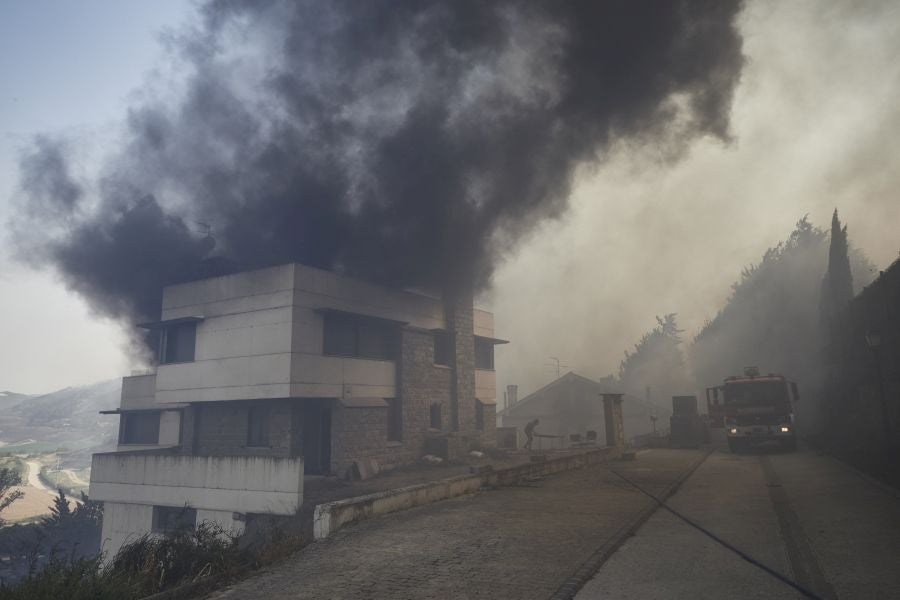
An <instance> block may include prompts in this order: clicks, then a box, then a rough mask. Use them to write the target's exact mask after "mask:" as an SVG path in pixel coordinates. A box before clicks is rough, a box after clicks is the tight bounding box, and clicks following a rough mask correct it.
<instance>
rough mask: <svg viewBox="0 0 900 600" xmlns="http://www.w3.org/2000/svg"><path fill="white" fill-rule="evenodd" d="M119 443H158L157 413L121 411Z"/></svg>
mask: <svg viewBox="0 0 900 600" xmlns="http://www.w3.org/2000/svg"><path fill="white" fill-rule="evenodd" d="M119 443H120V444H158V443H159V413H158V412H156V411H152V412H142V413H138V412H133V413H122V416H121V419H120V421H119Z"/></svg>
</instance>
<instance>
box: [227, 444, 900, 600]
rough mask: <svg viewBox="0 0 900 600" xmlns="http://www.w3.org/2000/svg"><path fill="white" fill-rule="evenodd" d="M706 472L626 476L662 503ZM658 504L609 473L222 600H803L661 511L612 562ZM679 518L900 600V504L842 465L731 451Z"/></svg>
mask: <svg viewBox="0 0 900 600" xmlns="http://www.w3.org/2000/svg"><path fill="white" fill-rule="evenodd" d="M702 457H703V453H702V452H699V451H687V450H680V451H679V450H651V451H646V452H642V453H640V454H639V456H638V459H637V460H636V461H633V462H620V463H615V464H614V467H615V469H617V470H619V471H621V472H622V473H623V474H624V475H625V476H626V477H628V478H630V479H632V480H633V481H635V482H636V483H638V484H639V485H641V486H643V487H645V488H647V489H648V490H649V491H650V492H651V493H654V494H659V493H661V492H663V491H664V490H666V489H669V488H670V487H671V486H672V485H673V484H674V482H676V481H677V480H678V479H679V478H681V477H683V476H684V475H685V474H686V473H688V472H690V471H691V469H692V468H693V467H695V466H696V465H697V464H698V463H699V461H700V460H701V459H702ZM653 504H654V503H653V502H652V501H651V500H649V499H648V498H647V497H646V496H645V495H643V494H641V493H640V492H637V491H636V490H635V489H634V488H633V487H631V486H629V485H628V484H626V483H625V482H623V481H622V480H621V479H619V478H618V477H616V476H615V475H614V474H613V473H612V472H610V471H609V470H608V468H607V467H605V466H604V465H596V466H593V467H589V468H585V469H582V470H579V471H572V472H568V473H563V474H559V475H556V476H552V477H548V478H546V479H543V480H541V481H536V482H533V483H531V484H529V485H524V486H520V487H514V488H502V489H499V490H494V491H486V492H481V493H479V494H476V495H473V496H467V497H462V498H457V499H453V500H447V501H444V502H439V503H436V504H433V505H430V506H424V507H420V508H416V509H413V510H409V511H405V512H401V513H396V514H394V515H389V516H386V517H382V518H378V519H373V520H371V521H367V522H363V523H360V524H358V525H355V526H351V527H348V528H346V529H344V530H342V531H339V532H338V533H337V534H336V535H335V536H334V537H332V538H329V539H328V540H325V541H323V542H320V543H317V544H313V545H311V546H309V547H307V548H306V549H304V550H303V551H301V552H299V553H297V554H295V555H294V556H292V557H290V558H289V559H287V560H285V561H284V562H282V563H280V564H278V565H276V566H274V567H272V568H270V569H269V570H267V571H266V572H264V573H261V574H259V575H257V576H254V577H252V578H250V579H248V580H246V581H244V582H240V583H238V584H235V585H233V586H231V587H230V588H227V589H225V590H222V591H220V592H217V593H216V594H214V595H213V596H212V598H214V599H215V600H236V599H244V598H246V599H250V600H252V599H265V600H286V599H295V598H335V599H339V598H367V599H368V598H371V599H387V598H390V599H402V598H461V599H466V598H491V599H503V598H516V599H518V598H534V599H547V598H552V597H560V596H559V592H560V591H561V590H563V589H565V588H566V586H574V589H575V590H577V589H578V587H580V586H581V585H584V587H582V588H581V589H580V591H579V592H578V596H577V598H578V599H579V600H593V599H601V598H602V599H604V600H605V599H620V600H628V599H640V600H654V599H666V600H668V599H682V598H683V599H691V600H693V599H703V598H735V599H749V598H760V599H763V598H765V599H773V600H779V599H785V598H800V597H802V596H800V595H799V593H798V592H796V591H795V590H793V589H792V588H790V587H788V586H787V585H785V584H784V583H782V582H780V581H778V580H777V579H775V578H773V577H772V576H770V575H768V574H766V573H764V572H763V571H762V570H760V569H758V568H756V567H754V566H753V565H751V564H749V563H748V562H746V561H744V560H742V559H740V558H738V557H737V556H736V555H734V554H733V553H731V552H730V551H728V550H726V549H725V548H723V547H722V546H720V545H719V544H717V543H715V542H714V541H712V540H711V539H709V538H708V537H706V536H704V535H703V534H702V533H701V532H699V531H698V530H696V529H694V528H692V527H691V526H689V525H687V524H685V523H684V522H683V521H681V520H679V519H678V518H676V517H675V516H673V515H672V514H671V513H668V512H666V511H664V510H657V511H656V512H655V513H653V514H652V516H651V517H650V518H649V520H647V521H646V522H645V523H644V524H643V526H642V527H641V528H640V529H639V530H638V531H637V533H636V535H634V536H633V537H631V538H630V539H628V540H627V541H626V542H625V543H624V544H623V545H621V546H620V547H619V548H618V549H617V550H615V546H614V545H613V544H611V542H610V541H611V540H613V539H616V538H620V537H621V533H622V532H623V531H625V530H626V529H627V528H628V527H629V524H632V523H634V520H635V519H636V518H638V517H639V516H640V515H646V514H649V511H650V509H651V507H652V506H653ZM669 504H670V506H672V507H673V508H674V509H675V510H677V511H679V512H681V513H682V514H684V515H685V516H687V517H689V518H690V519H692V520H694V521H695V522H697V523H699V524H700V525H702V526H703V527H705V528H707V529H708V530H710V531H712V532H713V533H715V534H716V535H718V536H720V537H721V538H723V539H724V540H726V541H728V542H729V543H731V544H733V545H735V546H737V547H739V548H740V549H741V550H743V551H744V552H746V553H747V554H749V555H751V556H752V557H754V558H756V559H758V560H759V561H760V562H762V563H763V564H765V565H767V566H768V567H770V568H772V569H774V570H775V571H777V572H779V573H782V574H784V575H786V576H788V577H790V578H791V579H793V580H795V581H798V582H799V583H800V584H801V585H803V586H805V587H806V588H809V589H812V590H813V591H814V592H815V593H816V594H817V596H818V597H820V598H827V599H833V598H840V599H841V600H850V599H856V598H859V599H866V600H869V599H881V598H900V496H898V494H897V492H895V491H891V490H889V489H887V488H885V487H882V486H880V485H879V484H876V483H874V482H873V481H871V480H869V479H867V478H865V477H864V476H862V475H860V474H859V473H857V472H856V471H853V470H852V469H850V468H848V467H846V466H844V465H842V464H841V463H838V462H836V461H834V460H832V459H829V458H826V457H821V456H817V455H815V454H812V453H809V452H798V453H792V454H781V453H766V452H763V453H757V454H753V455H740V456H735V455H732V454H730V453H729V452H727V451H722V450H718V451H716V452H714V453H713V454H711V455H709V456H708V457H707V459H706V460H705V461H703V462H702V464H700V466H699V468H697V469H696V471H694V472H693V475H691V476H690V477H689V478H688V479H687V480H686V481H685V482H684V483H683V484H682V486H681V487H680V488H679V490H678V492H677V493H676V494H675V495H674V496H672V497H671V498H670V499H669ZM604 559H606V562H605V563H603V566H602V567H600V569H599V571H597V570H596V566H597V565H598V564H600V562H601V561H602V560H604ZM585 582H586V585H585ZM563 597H565V596H563Z"/></svg>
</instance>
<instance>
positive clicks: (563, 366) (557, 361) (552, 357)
mask: <svg viewBox="0 0 900 600" xmlns="http://www.w3.org/2000/svg"><path fill="white" fill-rule="evenodd" d="M550 360H552V361H554V362H553V364H549V365H544V366H546V367H551V368H555V369H556V378H557V379H559V373H560V369H568V368H569V365H563V364H560V362H559V358H558V357H556V356H551V357H550Z"/></svg>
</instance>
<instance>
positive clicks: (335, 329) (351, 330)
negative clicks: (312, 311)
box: [324, 315, 356, 356]
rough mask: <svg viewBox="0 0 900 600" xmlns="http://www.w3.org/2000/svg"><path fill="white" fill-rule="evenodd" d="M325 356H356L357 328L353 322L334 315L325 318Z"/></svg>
mask: <svg viewBox="0 0 900 600" xmlns="http://www.w3.org/2000/svg"><path fill="white" fill-rule="evenodd" d="M324 335H325V354H333V355H335V356H355V355H356V327H355V324H354V323H353V321H352V320H350V319H347V318H343V317H337V316H334V315H326V316H325V334H324Z"/></svg>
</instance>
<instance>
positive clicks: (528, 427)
mask: <svg viewBox="0 0 900 600" xmlns="http://www.w3.org/2000/svg"><path fill="white" fill-rule="evenodd" d="M538 423H540V420H538V419H534V420H533V421H529V422H528V423H526V424H525V437H526V438H528V439H527V440H526V441H525V449H526V450H531V443H532V442H533V441H534V428H535V427H537V426H538Z"/></svg>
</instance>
